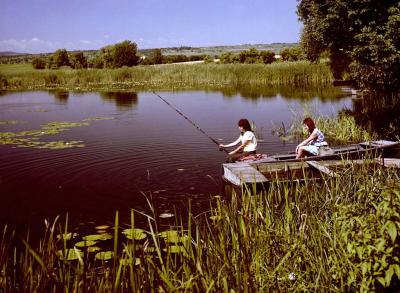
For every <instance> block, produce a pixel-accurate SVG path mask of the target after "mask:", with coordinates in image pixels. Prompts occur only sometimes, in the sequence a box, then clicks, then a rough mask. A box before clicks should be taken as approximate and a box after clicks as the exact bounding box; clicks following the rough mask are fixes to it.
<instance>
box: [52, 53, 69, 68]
mask: <svg viewBox="0 0 400 293" xmlns="http://www.w3.org/2000/svg"><path fill="white" fill-rule="evenodd" d="M69 65H70V62H69V57H68V52H67V50H65V49H59V50H57V51H55V52H54V54H53V56H52V59H51V68H54V67H55V68H59V67H61V66H69Z"/></svg>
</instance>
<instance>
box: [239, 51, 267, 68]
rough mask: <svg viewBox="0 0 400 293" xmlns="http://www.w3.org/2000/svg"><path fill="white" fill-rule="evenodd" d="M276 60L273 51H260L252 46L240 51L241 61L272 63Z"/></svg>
mask: <svg viewBox="0 0 400 293" xmlns="http://www.w3.org/2000/svg"><path fill="white" fill-rule="evenodd" d="M274 60H275V54H274V53H273V52H271V51H258V50H256V49H255V48H251V49H250V50H247V51H242V52H240V53H239V61H240V63H250V64H251V63H263V64H270V63H272V62H273V61H274Z"/></svg>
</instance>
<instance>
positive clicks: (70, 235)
mask: <svg viewBox="0 0 400 293" xmlns="http://www.w3.org/2000/svg"><path fill="white" fill-rule="evenodd" d="M76 236H78V234H77V233H65V234H58V235H57V239H65V240H71V239H74V238H75V237H76Z"/></svg>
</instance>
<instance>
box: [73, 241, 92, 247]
mask: <svg viewBox="0 0 400 293" xmlns="http://www.w3.org/2000/svg"><path fill="white" fill-rule="evenodd" d="M96 243H97V241H93V240H84V241H79V242H77V243H75V246H76V247H88V246H93V245H95V244H96Z"/></svg>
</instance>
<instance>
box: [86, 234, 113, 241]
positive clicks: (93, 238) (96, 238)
mask: <svg viewBox="0 0 400 293" xmlns="http://www.w3.org/2000/svg"><path fill="white" fill-rule="evenodd" d="M112 238H113V237H112V235H111V234H109V233H105V234H93V235H88V236H84V237H82V239H83V240H86V241H99V240H108V239H112Z"/></svg>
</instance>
